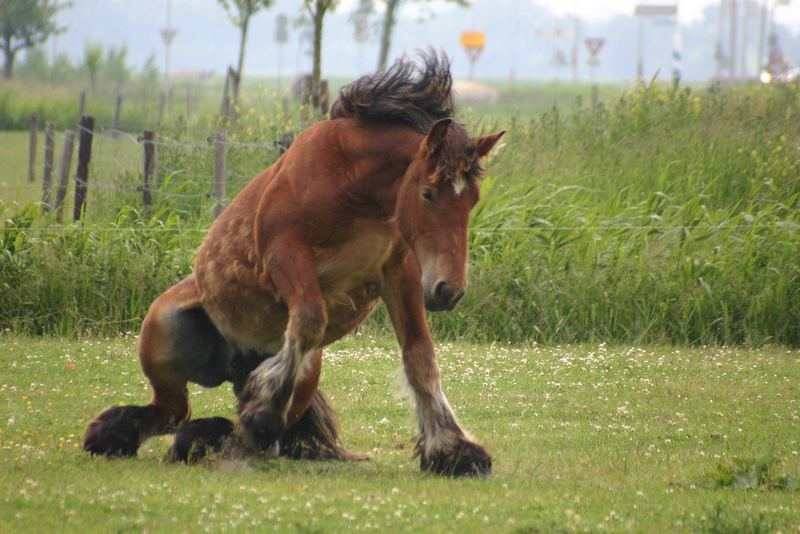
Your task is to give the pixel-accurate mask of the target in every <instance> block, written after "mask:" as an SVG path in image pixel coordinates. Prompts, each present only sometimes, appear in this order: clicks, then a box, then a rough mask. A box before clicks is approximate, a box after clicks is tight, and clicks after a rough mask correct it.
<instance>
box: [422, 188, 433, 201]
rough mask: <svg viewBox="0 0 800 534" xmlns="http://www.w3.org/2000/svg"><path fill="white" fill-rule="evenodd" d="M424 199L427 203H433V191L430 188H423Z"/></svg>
mask: <svg viewBox="0 0 800 534" xmlns="http://www.w3.org/2000/svg"><path fill="white" fill-rule="evenodd" d="M421 194H422V198H423V199H424V200H425V202H433V189H432V188H430V187H423V188H422V192H421Z"/></svg>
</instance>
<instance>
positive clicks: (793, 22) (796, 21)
mask: <svg viewBox="0 0 800 534" xmlns="http://www.w3.org/2000/svg"><path fill="white" fill-rule="evenodd" d="M188 1H191V0H188ZM768 1H769V2H770V3H772V2H773V1H774V0H768ZM519 2H530V3H532V4H537V5H540V6H546V7H548V8H549V9H550V10H551V11H552V12H553V13H555V14H556V15H558V16H564V15H569V14H573V13H577V14H578V15H579V16H581V17H582V18H585V19H589V20H595V21H600V20H606V19H609V18H611V17H613V16H615V15H620V14H623V15H631V14H633V9H634V6H635V5H636V4H675V3H677V4H678V18H679V19H680V20H681V21H682V22H693V21H696V20H700V19H701V18H702V14H703V10H704V9H705V8H706V7H707V6H709V5H710V4H718V3H719V0H677V2H676V0H519ZM761 2H762V0H751V3H752V4H753V5H755V4H761ZM740 3H741V0H740ZM357 4H358V1H357V0H344V1H343V2H342V5H343V6H348V7H349V6H351V5H352V6H355V5H357ZM433 4H434V5H436V4H442V6H438V8H439V9H448V8H449V7H447V6H446V4H444V3H443V2H441V1H438V0H434V2H433ZM421 9H429V8H428V7H427V6H424V5H421V4H419V3H414V2H409V3H407V4H406V6H405V7H404V10H405V11H406V12H410V13H413V12H415V11H419V10H421ZM434 9H436V8H434ZM776 18H777V20H779V21H780V22H781V23H782V24H786V25H789V26H792V27H793V28H794V29H795V30H796V31H800V0H790V5H788V6H779V7H778V9H777V11H776Z"/></svg>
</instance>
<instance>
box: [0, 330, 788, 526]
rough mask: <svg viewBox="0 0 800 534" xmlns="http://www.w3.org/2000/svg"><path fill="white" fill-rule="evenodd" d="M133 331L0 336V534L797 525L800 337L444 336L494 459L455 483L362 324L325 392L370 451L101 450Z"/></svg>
mask: <svg viewBox="0 0 800 534" xmlns="http://www.w3.org/2000/svg"><path fill="white" fill-rule="evenodd" d="M135 344H136V342H135V338H134V336H132V335H128V336H123V337H114V338H87V339H81V340H77V341H65V340H61V339H59V340H55V339H47V338H35V339H33V338H28V337H21V336H18V335H15V334H12V333H8V332H6V333H5V334H0V345H2V347H3V350H2V353H0V406H2V407H3V408H2V420H0V450H2V454H0V531H3V532H42V531H56V530H57V531H62V532H63V531H73V532H74V531H80V532H87V531H96V532H109V531H117V532H124V531H148V532H162V531H163V532H167V531H169V532H184V531H198V530H211V531H218V530H237V531H249V530H253V529H258V530H277V531H288V532H294V531H299V532H337V531H344V530H348V531H362V530H373V531H383V532H386V531H414V532H453V531H460V532H520V533H523V532H602V531H612V532H619V531H638V532H642V531H646V532H666V531H671V532H715V533H722V532H742V533H757V532H758V533H764V532H785V533H787V532H800V499H799V498H798V496H800V494H799V493H798V490H797V489H796V479H797V477H798V476H800V457H799V456H798V451H800V404H798V399H799V398H800V389H798V388H799V387H800V386H799V384H800V359H799V357H800V351H797V350H785V349H779V348H763V349H758V350H755V349H754V350H749V349H735V348H710V347H703V348H696V349H672V348H646V349H640V348H615V347H610V346H606V345H602V344H601V345H582V346H555V347H550V348H543V347H539V346H537V345H535V344H525V345H510V344H504V343H497V344H491V345H477V344H462V343H457V344H444V345H440V346H439V356H440V365H441V368H442V372H443V384H444V387H445V390H446V392H447V394H448V397H449V398H450V401H451V403H452V404H453V406H454V409H455V410H456V413H457V414H459V416H460V419H461V421H462V423H463V424H464V425H465V426H466V427H467V428H468V429H470V430H471V431H472V432H473V433H474V434H475V436H476V437H477V438H478V439H479V441H481V442H482V443H484V444H486V445H487V446H488V447H489V449H490V450H491V451H492V452H493V454H494V457H495V469H494V475H493V476H492V477H490V478H486V479H480V480H448V479H440V478H437V477H433V476H429V475H424V474H421V473H420V472H419V471H418V468H417V464H416V462H415V461H414V460H413V459H412V458H411V447H412V443H413V438H414V423H413V421H412V418H411V415H410V412H409V410H408V406H407V405H408V401H407V400H406V399H405V398H403V397H402V395H399V394H398V392H399V391H401V388H400V386H399V384H401V383H402V382H401V380H400V379H399V375H398V370H399V358H398V356H397V350H396V348H395V344H394V342H393V341H392V340H390V339H389V338H384V337H378V338H375V337H372V336H370V335H368V334H365V335H361V336H356V337H350V338H347V339H346V340H344V341H342V342H340V343H338V344H337V345H335V346H333V347H332V348H331V349H330V350H329V351H328V352H327V354H326V357H325V361H324V365H323V378H322V388H323V390H324V391H326V393H327V394H328V395H329V397H330V398H331V399H332V403H333V404H334V406H335V407H336V408H337V410H338V411H339V415H340V418H341V421H342V426H343V436H344V441H345V443H346V444H347V445H348V446H349V447H350V448H352V449H353V450H355V451H358V452H362V453H367V454H368V455H369V456H370V457H371V461H369V462H366V463H357V464H350V465H345V464H340V463H331V462H311V461H287V460H272V461H264V460H254V461H250V462H247V463H236V464H233V463H227V462H224V461H221V460H217V459H212V460H210V461H208V462H207V463H205V464H203V465H199V466H194V467H187V466H183V465H171V464H167V463H165V462H164V461H163V456H164V454H165V452H166V449H167V448H168V446H169V438H157V439H154V440H151V441H148V442H146V443H145V444H144V446H143V447H142V449H141V450H140V455H139V457H138V458H137V459H133V460H117V461H108V460H103V459H92V458H90V457H88V456H87V455H86V454H85V453H83V452H82V451H81V450H80V449H79V443H80V439H81V436H82V433H83V428H84V425H85V424H86V422H87V421H88V420H89V419H90V418H91V417H93V416H94V415H96V414H97V413H98V411H100V410H101V409H102V408H104V407H106V406H108V405H111V404H118V403H137V404H141V403H144V402H146V400H147V399H148V398H149V389H148V386H147V384H146V381H145V379H144V377H143V375H142V374H141V372H140V370H139V368H138V363H137V359H136V355H135ZM191 397H192V402H193V416H194V417H203V416H210V415H225V416H231V415H232V413H233V406H234V402H233V396H232V393H231V392H230V390H229V389H228V388H227V387H222V388H218V389H214V390H207V389H201V388H199V387H192V389H191ZM792 488H794V489H792Z"/></svg>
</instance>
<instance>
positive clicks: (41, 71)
mask: <svg viewBox="0 0 800 534" xmlns="http://www.w3.org/2000/svg"><path fill="white" fill-rule="evenodd" d="M16 73H17V78H20V79H28V80H35V81H37V82H44V81H47V80H48V78H49V75H50V66H49V65H48V64H47V55H46V54H45V53H44V50H42V47H40V46H37V47H34V48H29V49H28V50H27V51H26V52H25V60H24V61H22V62H19V61H18V62H17V67H16Z"/></svg>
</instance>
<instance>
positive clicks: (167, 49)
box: [161, 0, 178, 85]
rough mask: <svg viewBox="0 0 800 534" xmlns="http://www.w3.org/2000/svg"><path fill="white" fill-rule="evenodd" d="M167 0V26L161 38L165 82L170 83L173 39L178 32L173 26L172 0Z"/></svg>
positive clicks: (162, 31)
mask: <svg viewBox="0 0 800 534" xmlns="http://www.w3.org/2000/svg"><path fill="white" fill-rule="evenodd" d="M166 2H167V26H166V27H165V28H164V29H162V30H161V38H162V39H163V40H164V83H165V84H167V85H169V73H170V71H171V70H172V65H171V61H172V57H171V52H172V50H171V49H172V41H173V40H174V39H175V35H176V34H177V33H178V32H177V30H176V29H175V28H173V27H172V0H166Z"/></svg>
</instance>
